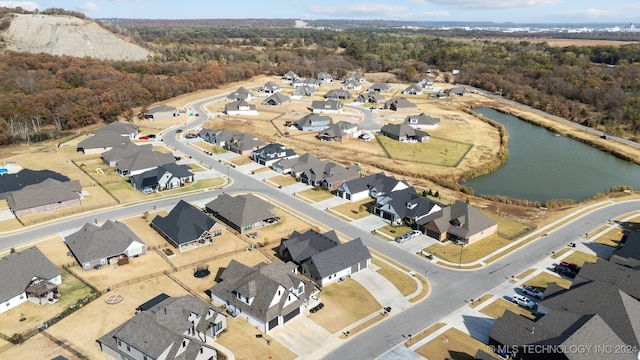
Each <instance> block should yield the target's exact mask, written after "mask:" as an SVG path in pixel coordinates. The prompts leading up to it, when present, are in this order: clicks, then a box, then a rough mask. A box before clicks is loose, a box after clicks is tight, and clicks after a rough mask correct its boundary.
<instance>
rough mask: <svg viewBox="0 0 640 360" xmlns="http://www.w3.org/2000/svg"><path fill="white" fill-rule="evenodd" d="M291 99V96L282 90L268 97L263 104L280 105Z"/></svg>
mask: <svg viewBox="0 0 640 360" xmlns="http://www.w3.org/2000/svg"><path fill="white" fill-rule="evenodd" d="M289 100H291V99H289V97H288V96H287V95H285V94H283V93H281V92H277V93H274V94H272V95H270V96H269V97H268V98H266V99H265V100H264V101H263V102H262V105H280V104H283V103H285V102H287V101H289Z"/></svg>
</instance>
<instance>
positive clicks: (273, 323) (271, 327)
mask: <svg viewBox="0 0 640 360" xmlns="http://www.w3.org/2000/svg"><path fill="white" fill-rule="evenodd" d="M267 325H268V328H269V330H271V329H273V328H275V327H276V326H278V318H275V319H273V320H271V321H269V323H268V324H267Z"/></svg>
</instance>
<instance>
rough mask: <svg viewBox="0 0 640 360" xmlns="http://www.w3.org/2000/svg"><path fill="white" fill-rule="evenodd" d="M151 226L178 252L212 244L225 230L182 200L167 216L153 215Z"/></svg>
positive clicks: (222, 226)
mask: <svg viewBox="0 0 640 360" xmlns="http://www.w3.org/2000/svg"><path fill="white" fill-rule="evenodd" d="M151 228H152V229H154V230H155V231H157V232H158V234H160V236H162V237H163V238H164V239H165V240H167V241H168V242H169V243H170V244H171V245H173V247H175V248H177V249H178V250H179V251H180V252H184V251H187V250H192V249H195V248H197V247H198V246H200V245H205V244H212V243H213V240H214V238H215V237H216V236H220V235H222V234H224V233H225V231H226V228H225V227H224V225H222V224H220V223H219V222H217V221H216V220H215V219H214V218H212V217H210V216H208V215H207V214H205V213H203V212H202V210H201V209H199V208H196V207H195V206H193V205H191V204H189V203H188V202H186V201H184V200H180V201H179V202H178V203H177V204H176V206H174V207H173V209H171V211H170V212H169V214H167V216H160V215H157V216H156V217H154V218H153V220H151Z"/></svg>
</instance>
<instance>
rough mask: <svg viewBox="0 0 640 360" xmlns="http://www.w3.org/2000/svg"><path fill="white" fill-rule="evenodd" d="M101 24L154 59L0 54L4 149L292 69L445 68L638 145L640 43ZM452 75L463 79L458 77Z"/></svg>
mask: <svg viewBox="0 0 640 360" xmlns="http://www.w3.org/2000/svg"><path fill="white" fill-rule="evenodd" d="M0 10H1V9H0ZM45 11H49V13H58V14H59V13H64V10H61V9H49V10H45ZM2 13H3V12H2V11H0V15H1V14H2ZM71 15H75V14H73V13H72V14H71ZM3 24H4V23H3ZM101 24H102V26H104V27H106V28H108V29H110V30H112V31H114V32H115V33H117V34H119V35H122V36H128V37H130V38H131V39H133V40H134V41H135V42H137V43H139V44H142V45H144V46H145V47H147V48H149V49H151V50H152V51H153V52H154V54H155V56H154V57H153V59H151V60H148V61H140V62H113V61H102V60H95V59H89V58H84V59H80V58H71V57H64V56H62V57H61V56H51V55H45V54H27V53H15V52H10V51H3V52H1V53H0V78H1V79H3V80H2V82H1V83H0V145H5V144H10V143H14V142H22V141H39V140H43V139H47V138H52V137H55V136H57V134H59V133H60V132H64V131H68V130H72V129H75V128H78V127H82V126H86V125H89V124H95V123H99V122H111V121H115V120H116V119H118V118H124V119H132V118H133V117H134V116H139V114H134V113H133V111H132V108H134V107H137V108H142V109H146V108H147V107H148V106H149V105H151V104H153V103H155V102H159V101H163V100H166V99H169V98H171V97H174V96H177V95H181V94H185V93H189V92H193V91H197V90H201V89H212V88H217V87H220V86H221V85H223V84H225V83H229V82H233V81H239V80H244V79H249V78H251V77H252V76H255V75H258V74H269V75H282V74H284V73H286V72H287V71H289V70H292V71H294V72H296V73H298V74H299V75H300V76H303V77H307V76H314V75H315V74H316V73H317V72H319V71H328V72H330V73H332V74H333V75H334V76H335V77H337V78H338V79H341V78H344V77H345V76H346V75H347V74H348V73H349V72H352V71H356V70H357V71H362V72H390V73H394V74H396V75H398V77H399V78H400V79H401V80H402V81H406V82H412V81H418V80H420V79H421V78H423V77H425V76H426V72H427V70H428V69H438V70H439V71H441V72H442V73H443V74H444V79H445V80H447V81H450V82H455V83H458V84H463V85H468V86H473V87H478V88H482V89H484V90H487V91H491V92H494V93H499V94H502V96H504V97H507V98H510V99H513V100H515V101H518V102H522V103H525V104H529V105H531V106H534V107H536V108H538V109H541V110H544V111H548V112H550V113H552V114H555V115H558V116H562V117H565V118H567V119H571V120H572V121H575V122H578V123H582V124H584V125H587V126H591V127H598V128H600V129H602V130H603V131H606V132H609V133H615V134H617V135H620V136H625V137H628V138H632V139H636V140H637V139H638V136H639V135H640V43H634V44H628V45H620V46H611V45H598V46H579V45H575V46H569V47H556V46H551V45H549V44H548V43H546V42H530V41H525V40H522V41H501V40H500V39H492V40H487V39H467V38H464V39H463V38H460V37H458V36H455V35H454V34H450V35H451V36H447V34H445V33H443V32H442V31H437V32H436V31H429V30H406V29H393V28H389V29H379V28H376V29H374V28H364V27H357V28H349V29H344V30H342V31H332V30H319V29H306V28H305V29H296V28H292V27H288V26H284V25H282V24H280V23H279V22H276V21H272V23H271V24H270V26H264V27H249V26H205V25H202V24H196V25H194V26H190V25H189V23H187V22H178V23H173V24H171V26H168V25H167V26H165V25H162V24H161V23H159V22H144V21H142V22H136V21H128V22H123V21H113V22H109V21H102V22H101ZM3 26H5V25H3ZM453 69H458V70H460V73H459V74H458V75H455V76H454V75H452V74H451V73H450V72H451V70H453Z"/></svg>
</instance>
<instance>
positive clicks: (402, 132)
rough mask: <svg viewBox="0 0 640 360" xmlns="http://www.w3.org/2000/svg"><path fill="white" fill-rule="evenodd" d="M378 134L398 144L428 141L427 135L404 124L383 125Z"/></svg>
mask: <svg viewBox="0 0 640 360" xmlns="http://www.w3.org/2000/svg"><path fill="white" fill-rule="evenodd" d="M380 133H381V134H382V135H384V136H388V137H390V138H392V139H393V140H396V141H400V142H426V141H428V140H429V134H427V133H426V132H424V131H421V130H417V129H415V128H413V127H412V126H410V125H408V124H406V123H405V124H387V125H384V126H383V127H382V128H381V129H380Z"/></svg>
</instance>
